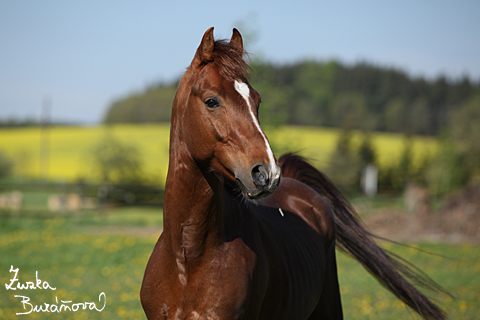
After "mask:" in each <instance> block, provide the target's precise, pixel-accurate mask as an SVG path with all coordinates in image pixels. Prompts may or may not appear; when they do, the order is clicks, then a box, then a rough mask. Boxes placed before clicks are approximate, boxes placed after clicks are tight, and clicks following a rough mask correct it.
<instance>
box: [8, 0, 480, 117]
mask: <svg viewBox="0 0 480 320" xmlns="http://www.w3.org/2000/svg"><path fill="white" fill-rule="evenodd" d="M479 14H480V1H475V0H469V1H467V0H457V1H442V0H421V1H418V0H415V1H411V0H404V1H389V0H384V1H370V0H365V1H355V0H339V1H321V0H320V1H319V0H312V1H301V0H299V1H282V0H277V1H261V0H253V1H250V0H243V1H235V2H229V1H225V0H224V1H214V0H203V1H198V0H196V1H152V0H151V1H147V0H136V1H133V0H131V1H127V0H102V1H91V0H85V1H61V0H58V1H53V0H42V1H37V0H18V1H14V0H11V1H9V0H0V121H1V120H6V119H10V118H16V119H21V120H23V119H26V118H29V119H35V120H38V119H39V118H40V116H41V110H42V104H43V103H44V101H50V103H49V104H50V114H51V118H52V120H53V121H57V122H58V121H62V122H71V123H81V124H95V123H99V122H101V120H102V117H103V116H104V114H105V112H106V110H107V108H108V106H109V104H110V103H111V102H112V101H114V100H116V99H119V98H122V97H124V96H126V95H128V94H130V93H133V92H141V91H142V90H144V89H145V88H147V87H148V86H151V85H154V84H156V83H159V82H162V81H172V80H174V79H176V78H179V77H180V76H181V75H182V74H183V72H184V71H185V69H186V67H188V65H189V64H190V62H191V60H192V58H193V55H194V53H195V50H196V48H197V47H198V45H199V43H200V40H201V38H202V36H203V33H204V32H205V31H206V30H207V29H208V28H209V27H212V26H213V27H215V37H216V38H230V36H231V32H232V28H233V27H237V28H238V29H239V31H240V32H241V33H242V34H243V35H244V36H245V38H246V39H247V41H246V46H247V47H246V49H247V50H248V51H249V52H251V53H252V57H253V58H261V59H264V60H266V61H271V62H275V63H292V62H295V61H299V60H301V59H305V58H307V59H315V60H318V61H327V60H331V59H336V60H338V61H340V62H342V63H346V64H354V63H356V62H360V61H367V62H370V63H374V64H377V65H381V66H387V67H394V68H398V69H401V70H404V71H406V72H408V73H409V74H410V75H412V76H423V77H427V78H436V77H438V76H440V75H445V76H446V77H448V78H451V79H458V78H460V77H463V76H465V75H466V76H469V77H470V78H471V79H472V80H474V81H478V80H480V18H479Z"/></svg>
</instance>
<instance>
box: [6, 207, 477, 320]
mask: <svg viewBox="0 0 480 320" xmlns="http://www.w3.org/2000/svg"><path fill="white" fill-rule="evenodd" d="M143 216H149V217H152V219H149V220H148V221H149V222H148V225H149V226H150V227H155V228H160V227H161V219H160V218H159V217H161V210H160V209H155V210H154V209H149V210H147V211H145V210H144V209H140V208H137V209H135V210H133V209H129V210H128V211H121V212H116V211H111V212H110V213H109V214H108V216H106V217H103V218H99V217H98V215H95V213H93V212H90V213H89V212H87V213H82V214H76V215H73V216H67V217H66V216H63V215H56V216H55V215H51V216H50V217H48V218H45V217H35V216H29V217H26V216H22V215H10V214H8V213H5V212H3V214H1V215H0V253H1V255H0V282H1V283H2V285H1V288H0V319H19V317H24V318H25V319H51V320H54V319H145V316H144V314H143V311H142V308H141V304H140V300H139V290H140V286H141V282H142V277H143V272H144V269H145V265H146V263H147V261H148V258H149V255H150V253H151V251H152V249H153V246H154V244H155V242H156V240H157V238H158V235H159V233H160V231H159V230H160V229H158V231H157V232H153V233H152V232H145V231H144V230H147V229H145V228H146V227H145V226H143V225H144V223H145V221H143V220H142V219H141V217H143ZM110 217H115V219H110ZM155 217H156V218H155ZM138 221H143V222H138ZM136 224H138V225H136ZM126 225H128V227H126ZM112 228H114V229H112ZM112 230H115V231H112ZM383 245H384V246H385V247H386V248H388V249H389V250H391V251H393V252H394V253H396V254H399V255H400V256H402V257H404V258H406V259H407V260H409V261H411V262H413V263H414V264H415V265H416V266H417V267H419V268H420V270H423V271H425V272H427V273H428V274H429V275H430V276H431V277H432V278H433V279H434V280H436V281H437V282H439V283H440V284H441V285H442V286H443V287H445V289H447V290H448V291H450V292H451V293H452V294H453V295H454V296H455V299H452V298H450V297H448V296H446V295H442V294H437V293H430V294H429V295H430V296H431V297H432V298H434V299H435V300H436V301H437V302H438V303H439V304H440V305H441V306H442V307H443V308H444V309H445V310H447V312H448V314H449V317H450V319H465V320H467V319H478V314H480V305H479V304H478V301H480V251H479V249H478V246H473V245H469V244H429V243H420V244H415V245H414V246H415V247H418V248H419V249H421V250H426V251H428V252H431V253H433V254H427V253H425V252H421V251H419V250H417V249H412V248H406V247H402V246H399V245H394V244H389V243H384V244H383ZM337 259H338V266H339V280H340V288H341V294H342V301H343V308H344V313H345V319H420V318H419V317H418V316H417V315H415V314H413V313H411V311H409V310H408V309H406V307H405V306H404V305H403V304H402V303H401V302H400V301H398V300H397V299H396V298H394V297H393V295H392V294H390V293H389V292H387V291H386V290H385V289H384V288H383V287H382V286H380V285H379V284H378V283H377V282H376V281H375V280H374V279H373V278H372V277H371V276H370V275H369V274H368V273H367V272H366V271H365V270H363V269H362V267H361V266H360V265H359V264H358V263H356V262H355V261H354V260H352V259H351V258H349V257H347V256H345V255H344V254H342V253H341V252H339V253H338V255H337ZM11 266H13V268H14V269H16V268H18V269H19V271H18V279H19V281H20V282H21V283H25V282H27V281H31V282H36V279H37V278H38V279H41V281H42V282H43V281H46V282H48V284H49V285H50V286H51V287H55V288H56V290H49V289H44V290H40V289H35V290H33V289H31V290H16V291H13V290H6V287H5V285H4V284H10V282H11V280H10V279H12V277H13V276H14V273H13V272H9V270H10V268H11ZM36 272H38V274H37V275H36ZM102 292H104V294H105V296H106V300H105V301H106V305H105V307H104V309H103V310H102V311H101V312H99V311H96V310H88V309H87V310H82V309H80V310H78V311H76V312H73V311H62V312H60V313H43V312H32V313H30V314H28V315H21V316H19V315H16V313H23V312H28V311H29V310H30V309H31V307H30V306H29V305H28V304H27V305H26V308H25V309H24V308H23V307H22V303H21V301H22V299H23V298H21V297H15V295H21V296H25V297H28V298H29V299H30V301H29V303H31V304H32V305H42V306H44V303H48V304H58V305H61V304H62V301H65V302H68V301H71V302H70V303H66V304H67V305H68V304H70V305H72V304H75V303H84V302H95V303H96V306H97V308H99V309H101V308H102V307H103V305H104V300H103V297H99V295H100V294H101V293H102ZM99 298H101V299H99Z"/></svg>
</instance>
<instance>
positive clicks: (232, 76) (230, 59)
mask: <svg viewBox="0 0 480 320" xmlns="http://www.w3.org/2000/svg"><path fill="white" fill-rule="evenodd" d="M246 54H247V53H246V51H245V50H243V49H242V48H239V47H237V46H234V45H231V44H230V42H229V41H228V40H216V41H215V45H214V49H213V52H212V59H211V60H210V61H206V62H205V63H204V64H208V63H213V64H214V65H215V66H216V67H217V68H218V71H219V72H220V75H221V76H222V77H223V78H224V79H226V80H228V81H231V82H234V81H235V80H241V81H244V82H246V81H247V79H248V76H249V72H248V71H249V66H248V63H247V62H246V61H245V59H244V58H243V57H244V56H245V55H246Z"/></svg>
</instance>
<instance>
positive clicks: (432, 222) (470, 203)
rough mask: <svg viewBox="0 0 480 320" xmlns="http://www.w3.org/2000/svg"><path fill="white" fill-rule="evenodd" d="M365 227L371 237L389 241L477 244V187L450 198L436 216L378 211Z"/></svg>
mask: <svg viewBox="0 0 480 320" xmlns="http://www.w3.org/2000/svg"><path fill="white" fill-rule="evenodd" d="M365 224H366V225H367V227H368V228H369V230H370V231H371V232H372V233H374V234H377V235H379V236H381V237H385V238H388V239H392V240H401V241H420V240H428V241H435V242H453V243H461V242H469V243H475V244H480V185H474V186H470V187H468V188H466V189H464V190H462V191H461V192H458V193H456V194H453V195H452V196H450V197H449V198H448V199H447V201H446V203H445V205H444V206H443V208H442V209H440V210H439V211H437V212H431V211H430V210H425V209H422V210H416V211H414V212H408V211H407V210H405V211H403V210H398V209H390V210H388V209H381V210H377V211H376V212H374V213H373V214H372V215H371V216H370V217H369V218H368V219H366V220H365Z"/></svg>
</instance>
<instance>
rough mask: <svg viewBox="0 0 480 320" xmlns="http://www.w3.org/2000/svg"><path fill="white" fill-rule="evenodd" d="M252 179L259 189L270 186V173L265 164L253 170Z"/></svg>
mask: <svg viewBox="0 0 480 320" xmlns="http://www.w3.org/2000/svg"><path fill="white" fill-rule="evenodd" d="M252 178H253V183H254V184H255V185H256V186H257V187H261V188H264V187H266V186H267V185H268V172H267V170H266V168H265V165H264V164H258V165H256V166H254V167H253V168H252Z"/></svg>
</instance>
